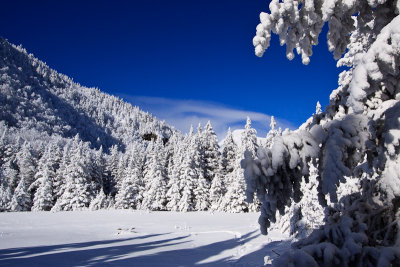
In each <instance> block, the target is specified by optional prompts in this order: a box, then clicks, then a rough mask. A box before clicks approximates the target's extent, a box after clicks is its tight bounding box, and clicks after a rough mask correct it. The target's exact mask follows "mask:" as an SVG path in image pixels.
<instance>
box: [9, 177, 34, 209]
mask: <svg viewBox="0 0 400 267" xmlns="http://www.w3.org/2000/svg"><path fill="white" fill-rule="evenodd" d="M31 205H32V203H31V196H30V194H29V192H28V186H27V184H26V182H25V178H21V180H20V181H19V183H18V186H17V188H16V189H15V191H14V194H13V197H12V199H11V207H10V208H11V211H29V210H30V209H31Z"/></svg>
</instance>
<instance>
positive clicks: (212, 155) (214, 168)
mask: <svg viewBox="0 0 400 267" xmlns="http://www.w3.org/2000/svg"><path fill="white" fill-rule="evenodd" d="M201 136H202V142H201V150H202V152H203V153H204V164H205V166H204V168H205V169H204V177H205V179H206V180H207V181H208V182H209V183H211V182H212V180H213V179H214V177H215V176H216V175H217V174H218V172H219V170H220V167H219V145H218V138H217V135H216V134H215V132H214V129H213V127H212V125H211V122H210V121H208V122H207V124H206V127H205V128H204V131H203V133H202V135H201Z"/></svg>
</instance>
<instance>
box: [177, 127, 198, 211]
mask: <svg viewBox="0 0 400 267" xmlns="http://www.w3.org/2000/svg"><path fill="white" fill-rule="evenodd" d="M183 142H184V147H185V150H184V157H183V161H182V165H181V168H180V170H179V177H180V187H181V198H180V200H179V202H178V210H179V211H193V210H194V209H195V195H194V189H195V188H196V183H197V178H198V177H199V173H198V171H199V169H198V160H199V158H200V155H199V150H198V147H199V144H198V143H197V138H196V137H195V135H194V133H193V127H190V131H189V134H188V135H186V136H185V138H184V140H183ZM196 161H197V162H196Z"/></svg>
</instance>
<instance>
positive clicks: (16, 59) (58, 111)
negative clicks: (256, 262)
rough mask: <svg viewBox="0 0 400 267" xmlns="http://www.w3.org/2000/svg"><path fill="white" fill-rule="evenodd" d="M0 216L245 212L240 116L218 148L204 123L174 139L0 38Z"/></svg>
mask: <svg viewBox="0 0 400 267" xmlns="http://www.w3.org/2000/svg"><path fill="white" fill-rule="evenodd" d="M0 89H1V90H0V210H1V211H30V210H33V211H38V210H53V211H58V210H77V209H88V208H90V209H102V208H121V209H144V210H173V211H192V210H221V211H228V212H246V211H249V210H257V209H258V204H251V205H249V204H248V203H247V202H246V201H245V186H244V179H243V170H242V169H241V168H240V160H241V159H243V154H244V150H245V149H250V150H252V151H253V152H254V153H255V150H256V148H257V146H258V141H257V138H256V135H255V134H256V132H255V130H254V129H252V128H251V120H250V119H248V121H247V124H246V128H245V129H244V130H243V131H242V132H241V134H240V137H239V139H240V143H238V142H237V141H236V142H235V141H234V140H233V138H232V135H231V133H230V131H229V132H228V137H227V138H226V139H225V140H224V142H223V145H222V147H220V146H219V144H218V140H217V136H216V134H215V132H214V130H213V128H212V126H211V123H208V124H207V125H205V126H204V128H203V127H201V125H199V126H198V127H197V131H196V132H195V131H194V130H193V128H192V129H191V131H190V133H188V134H186V135H182V134H181V133H180V132H179V131H177V130H175V129H174V128H173V127H170V126H168V125H167V124H166V123H165V122H163V121H159V120H157V119H156V118H154V117H153V116H151V115H150V114H148V113H146V112H143V111H141V110H140V109H139V108H138V107H133V106H132V105H131V104H129V103H127V102H124V101H123V100H122V99H119V98H117V97H114V96H111V95H108V94H105V93H103V92H101V91H100V90H98V89H94V88H87V87H84V86H81V85H79V84H77V83H74V82H73V81H72V80H71V79H70V78H68V77H66V76H65V75H62V74H59V73H57V72H56V71H54V70H52V69H50V68H49V67H48V66H47V65H46V64H45V63H43V62H41V61H40V60H38V59H36V58H35V57H34V56H33V55H31V54H28V53H27V52H26V51H25V50H24V49H23V48H22V47H17V46H14V45H12V44H10V43H9V42H8V41H7V40H5V39H3V38H0Z"/></svg>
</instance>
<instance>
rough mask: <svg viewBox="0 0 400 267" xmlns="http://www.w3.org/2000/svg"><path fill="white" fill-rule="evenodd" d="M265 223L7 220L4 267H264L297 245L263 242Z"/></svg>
mask: <svg viewBox="0 0 400 267" xmlns="http://www.w3.org/2000/svg"><path fill="white" fill-rule="evenodd" d="M257 217H258V214H256V213H248V214H227V213H215V214H213V213H206V212H191V213H175V212H152V213H147V212H140V211H137V212H136V211H126V210H107V211H106V210H103V211H96V212H93V211H92V212H90V211H81V212H78V211H74V212H58V213H49V212H31V213H1V214H0V265H1V266H3V265H5V266H9V265H12V266H28V265H29V266H83V265H84V266H92V265H111V266H128V265H129V266H194V265H205V266H261V265H264V260H265V261H266V263H268V262H269V261H268V257H271V258H275V257H277V254H276V253H278V254H281V253H282V252H283V251H284V250H286V249H287V248H288V246H289V244H290V241H289V240H287V239H285V237H284V236H282V235H280V234H278V233H276V232H271V233H270V235H269V236H267V237H265V236H262V235H260V232H259V230H258V224H257ZM160 222H162V223H160ZM282 240H283V241H282ZM264 257H266V258H265V259H264Z"/></svg>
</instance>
